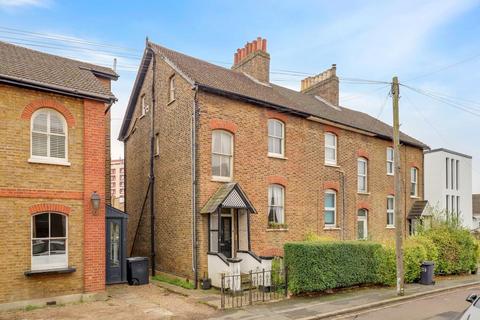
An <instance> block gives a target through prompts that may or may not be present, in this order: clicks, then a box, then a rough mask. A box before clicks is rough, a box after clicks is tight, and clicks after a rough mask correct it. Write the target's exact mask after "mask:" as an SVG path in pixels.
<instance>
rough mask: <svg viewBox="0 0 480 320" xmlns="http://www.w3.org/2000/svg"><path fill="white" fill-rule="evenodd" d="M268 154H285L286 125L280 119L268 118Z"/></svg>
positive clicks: (275, 155) (280, 155)
mask: <svg viewBox="0 0 480 320" xmlns="http://www.w3.org/2000/svg"><path fill="white" fill-rule="evenodd" d="M268 155H269V156H274V157H284V156H285V125H284V124H283V122H281V121H279V120H275V119H269V120H268Z"/></svg>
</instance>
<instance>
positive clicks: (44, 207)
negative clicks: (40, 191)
mask: <svg viewBox="0 0 480 320" xmlns="http://www.w3.org/2000/svg"><path fill="white" fill-rule="evenodd" d="M28 211H29V213H30V214H31V215H33V214H36V213H41V212H59V213H64V214H66V215H69V214H70V212H72V208H70V207H67V206H65V205H63V204H58V203H37V204H34V205H33V206H31V207H30V208H28Z"/></svg>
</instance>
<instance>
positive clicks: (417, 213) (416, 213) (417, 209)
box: [408, 200, 430, 219]
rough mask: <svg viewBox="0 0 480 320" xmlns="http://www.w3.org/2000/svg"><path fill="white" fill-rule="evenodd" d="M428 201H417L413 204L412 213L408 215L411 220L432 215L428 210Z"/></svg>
mask: <svg viewBox="0 0 480 320" xmlns="http://www.w3.org/2000/svg"><path fill="white" fill-rule="evenodd" d="M427 205H428V201H427V200H417V201H415V202H414V203H413V205H412V207H411V208H410V212H409V213H408V218H409V219H414V218H421V217H423V216H428V215H430V214H429V212H428V210H425V209H426V208H427Z"/></svg>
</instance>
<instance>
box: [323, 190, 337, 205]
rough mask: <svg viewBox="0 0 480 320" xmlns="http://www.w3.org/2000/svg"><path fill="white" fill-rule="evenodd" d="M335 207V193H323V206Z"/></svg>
mask: <svg viewBox="0 0 480 320" xmlns="http://www.w3.org/2000/svg"><path fill="white" fill-rule="evenodd" d="M334 207H335V195H334V194H333V193H325V208H334Z"/></svg>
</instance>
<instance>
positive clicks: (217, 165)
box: [212, 130, 233, 180]
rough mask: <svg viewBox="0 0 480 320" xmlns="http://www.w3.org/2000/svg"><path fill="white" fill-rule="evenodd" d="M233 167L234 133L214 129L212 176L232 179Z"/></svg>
mask: <svg viewBox="0 0 480 320" xmlns="http://www.w3.org/2000/svg"><path fill="white" fill-rule="evenodd" d="M232 167H233V135H232V134H231V133H229V132H227V131H223V130H214V131H212V176H213V177H214V178H219V179H222V180H230V179H231V177H232Z"/></svg>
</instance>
